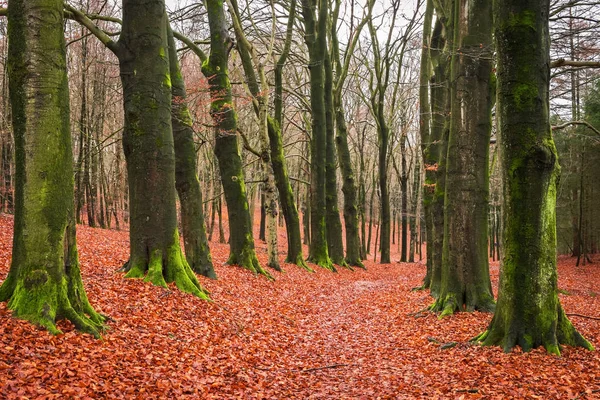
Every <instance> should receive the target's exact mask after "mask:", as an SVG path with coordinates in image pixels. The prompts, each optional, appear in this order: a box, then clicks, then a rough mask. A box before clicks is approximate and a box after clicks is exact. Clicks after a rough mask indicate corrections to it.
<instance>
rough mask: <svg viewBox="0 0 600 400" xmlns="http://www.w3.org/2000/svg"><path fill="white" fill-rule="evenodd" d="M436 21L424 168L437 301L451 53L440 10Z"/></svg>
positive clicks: (434, 287)
mask: <svg viewBox="0 0 600 400" xmlns="http://www.w3.org/2000/svg"><path fill="white" fill-rule="evenodd" d="M436 12H437V14H438V19H437V20H436V24H435V27H434V30H433V34H432V38H431V60H432V64H433V76H432V78H431V85H430V88H431V113H432V117H431V137H430V140H429V148H428V156H427V159H428V160H429V162H431V161H433V164H429V166H428V167H426V168H427V169H429V170H430V171H431V172H432V175H433V182H431V181H429V179H431V177H430V178H428V182H427V184H426V186H427V190H428V191H429V193H430V195H431V224H432V240H430V243H428V245H430V246H431V281H430V285H429V289H430V293H431V295H432V296H433V297H434V298H437V296H438V294H439V292H440V286H441V283H442V281H441V279H442V248H443V243H444V193H445V180H446V151H445V150H446V143H447V140H448V133H449V126H450V125H449V123H448V121H447V120H448V117H449V114H450V107H449V105H450V103H449V97H450V96H449V77H450V76H449V66H448V64H449V63H448V58H449V56H450V50H449V49H448V43H447V40H446V36H445V35H446V34H448V32H447V29H446V28H445V23H444V22H443V21H445V20H446V18H445V17H443V14H442V12H441V11H440V10H436Z"/></svg>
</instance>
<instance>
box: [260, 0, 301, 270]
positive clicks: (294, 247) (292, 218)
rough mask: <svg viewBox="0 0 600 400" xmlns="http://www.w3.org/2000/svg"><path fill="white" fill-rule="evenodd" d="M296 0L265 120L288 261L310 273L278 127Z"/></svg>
mask: <svg viewBox="0 0 600 400" xmlns="http://www.w3.org/2000/svg"><path fill="white" fill-rule="evenodd" d="M296 4H297V3H296V0H292V1H291V2H290V9H289V10H290V11H289V13H290V14H289V16H288V24H287V31H286V36H285V42H284V47H283V51H282V52H281V54H280V56H279V59H278V60H277V64H276V65H275V98H274V100H273V103H274V105H275V118H274V119H272V118H270V117H267V122H268V128H269V130H268V133H269V144H270V146H271V163H272V164H273V172H274V174H275V184H276V185H277V190H278V192H279V201H280V203H281V212H282V213H283V217H284V219H285V229H286V231H287V244H288V251H287V259H286V261H287V262H290V263H293V264H296V265H298V266H301V267H303V268H305V269H308V270H310V268H309V267H308V266H307V265H306V262H305V261H304V257H303V255H302V238H301V235H300V217H299V215H298V208H297V207H296V202H295V199H294V191H293V190H292V185H291V184H290V179H289V175H288V171H287V163H286V161H285V154H284V153H283V139H282V133H281V127H282V126H283V66H284V65H285V63H286V60H287V57H288V55H289V52H290V47H291V44H292V33H293V28H294V20H295V17H296Z"/></svg>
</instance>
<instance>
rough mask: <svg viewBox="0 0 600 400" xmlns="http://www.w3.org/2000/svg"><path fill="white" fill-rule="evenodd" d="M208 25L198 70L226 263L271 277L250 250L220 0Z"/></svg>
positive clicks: (211, 6) (214, 0)
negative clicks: (225, 232)
mask: <svg viewBox="0 0 600 400" xmlns="http://www.w3.org/2000/svg"><path fill="white" fill-rule="evenodd" d="M206 7H207V10H208V21H209V27H210V37H211V40H210V41H211V43H210V57H209V58H208V60H206V61H204V62H203V63H202V73H203V74H204V76H205V77H206V78H207V79H208V83H209V86H210V94H211V106H210V107H211V111H210V112H211V116H212V117H213V121H214V122H215V125H216V127H215V155H216V156H217V159H218V161H219V171H220V173H221V182H222V184H223V191H224V192H225V201H226V202H227V214H228V216H229V250H230V254H229V258H228V260H227V263H228V264H231V265H239V266H241V267H243V268H246V269H248V270H250V271H252V272H254V273H259V274H263V275H265V276H267V277H269V278H270V277H271V276H270V275H269V273H268V272H267V271H265V270H264V269H263V267H262V266H261V265H260V263H259V262H258V258H257V257H256V251H255V249H254V238H253V234H252V222H251V218H250V211H249V208H248V198H247V195H246V184H245V182H244V172H243V169H242V158H241V155H240V149H239V143H238V139H237V135H236V132H237V116H236V112H235V109H234V105H233V99H232V94H231V83H230V81H229V72H228V66H227V63H228V58H229V51H228V46H229V44H230V43H231V39H230V38H229V35H228V33H227V21H226V19H225V12H224V10H223V2H222V1H220V0H208V1H207V2H206Z"/></svg>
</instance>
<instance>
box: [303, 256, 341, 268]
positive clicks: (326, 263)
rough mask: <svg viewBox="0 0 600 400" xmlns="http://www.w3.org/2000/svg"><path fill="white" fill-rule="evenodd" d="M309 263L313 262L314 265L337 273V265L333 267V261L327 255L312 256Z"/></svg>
mask: <svg viewBox="0 0 600 400" xmlns="http://www.w3.org/2000/svg"><path fill="white" fill-rule="evenodd" d="M307 261H308V262H311V263H313V264H316V265H318V266H319V267H321V268H324V269H326V270H329V271H331V272H337V269H335V265H333V263H332V262H331V259H330V258H329V256H327V255H324V256H310V257H308V260H307Z"/></svg>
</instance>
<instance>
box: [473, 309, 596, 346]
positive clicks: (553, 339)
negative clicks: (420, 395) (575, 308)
mask: <svg viewBox="0 0 600 400" xmlns="http://www.w3.org/2000/svg"><path fill="white" fill-rule="evenodd" d="M496 317H497V316H494V319H492V322H491V323H490V326H489V327H488V329H487V330H486V331H485V332H483V333H481V334H480V335H478V336H476V337H474V338H473V339H471V341H473V342H478V343H481V344H482V345H484V346H500V347H502V348H503V349H504V351H505V352H507V353H508V352H510V351H511V350H512V349H513V348H514V347H516V346H519V347H521V349H523V351H530V350H532V349H534V348H537V347H541V346H543V347H544V348H545V349H546V351H547V352H548V353H550V354H556V355H558V356H560V346H561V345H568V346H573V347H583V348H584V349H587V350H594V346H593V345H592V344H591V343H590V342H588V341H587V340H586V339H585V338H584V337H583V336H581V334H580V333H579V332H578V331H577V329H575V327H574V326H573V324H571V322H570V321H569V319H568V318H567V316H566V315H565V313H564V311H563V309H562V307H561V306H560V305H559V306H558V315H556V314H555V317H556V323H550V324H549V325H548V326H549V329H547V330H546V331H545V332H540V329H539V328H540V327H539V326H537V327H536V326H532V325H533V324H524V323H522V324H518V323H517V322H516V321H497V319H496ZM546 322H547V321H546Z"/></svg>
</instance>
